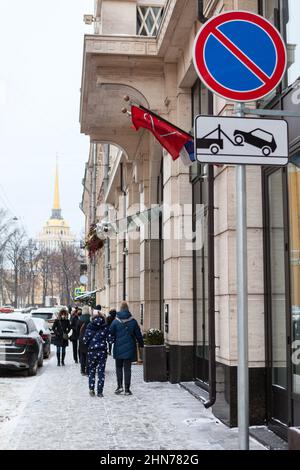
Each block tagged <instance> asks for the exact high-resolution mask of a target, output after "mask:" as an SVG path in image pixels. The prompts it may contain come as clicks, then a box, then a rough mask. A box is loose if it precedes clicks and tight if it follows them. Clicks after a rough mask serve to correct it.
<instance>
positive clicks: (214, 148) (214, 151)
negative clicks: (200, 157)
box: [210, 144, 220, 155]
mask: <svg viewBox="0 0 300 470" xmlns="http://www.w3.org/2000/svg"><path fill="white" fill-rule="evenodd" d="M210 151H211V153H212V154H213V155H217V153H219V152H220V147H219V146H218V145H217V144H214V145H211V147H210Z"/></svg>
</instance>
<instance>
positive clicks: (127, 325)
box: [110, 301, 144, 396]
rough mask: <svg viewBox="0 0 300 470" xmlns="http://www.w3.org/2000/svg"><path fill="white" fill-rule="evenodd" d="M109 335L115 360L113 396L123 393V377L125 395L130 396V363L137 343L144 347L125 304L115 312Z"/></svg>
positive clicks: (135, 354) (135, 322)
mask: <svg viewBox="0 0 300 470" xmlns="http://www.w3.org/2000/svg"><path fill="white" fill-rule="evenodd" d="M110 333H111V335H112V338H113V340H114V349H113V356H114V359H115V360H116V375H117V384H118V386H117V389H116V390H115V394H116V395H119V394H120V393H122V392H124V388H123V377H124V382H125V395H127V396H129V395H132V392H131V390H130V383H131V363H132V362H135V361H136V360H137V347H136V342H138V344H139V346H140V347H141V348H143V347H144V340H143V336H142V333H141V330H140V327H139V325H138V322H137V321H136V320H135V318H133V316H132V315H131V313H130V311H129V307H128V304H127V302H125V301H123V302H122V303H121V308H120V311H119V312H117V314H116V318H115V320H113V322H112V324H111V325H110Z"/></svg>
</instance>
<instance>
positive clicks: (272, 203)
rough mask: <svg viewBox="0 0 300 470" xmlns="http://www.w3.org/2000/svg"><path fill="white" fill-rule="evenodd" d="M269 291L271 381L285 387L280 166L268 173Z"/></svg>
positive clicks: (283, 262) (282, 214)
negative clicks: (278, 168) (270, 312)
mask: <svg viewBox="0 0 300 470" xmlns="http://www.w3.org/2000/svg"><path fill="white" fill-rule="evenodd" d="M268 186H269V194H268V196H269V239H270V248H269V249H270V264H271V266H270V291H271V311H272V319H271V328H272V330H271V331H272V362H273V363H272V384H273V385H275V386H277V387H282V388H283V389H286V387H287V361H286V291H285V258H284V244H285V240H284V208H283V199H282V194H283V185H282V173H281V170H277V171H276V172H274V173H273V174H272V175H270V176H269V184H268Z"/></svg>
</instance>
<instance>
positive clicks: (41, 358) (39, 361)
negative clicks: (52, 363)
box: [38, 354, 44, 367]
mask: <svg viewBox="0 0 300 470" xmlns="http://www.w3.org/2000/svg"><path fill="white" fill-rule="evenodd" d="M43 364H44V356H43V354H42V355H41V357H40V359H39V360H38V366H39V367H43Z"/></svg>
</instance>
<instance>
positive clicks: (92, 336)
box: [83, 312, 110, 397]
mask: <svg viewBox="0 0 300 470" xmlns="http://www.w3.org/2000/svg"><path fill="white" fill-rule="evenodd" d="M109 340H110V333H109V327H108V325H107V324H106V323H105V319H104V317H103V316H102V315H101V314H100V312H97V313H96V314H94V316H93V320H92V321H91V323H89V324H88V326H87V328H86V330H85V333H84V337H83V343H84V344H85V345H86V346H87V348H88V353H87V356H88V375H89V389H90V395H91V396H95V384H96V373H97V375H98V382H97V396H98V397H103V387H104V380H105V365H106V359H107V341H109Z"/></svg>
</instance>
